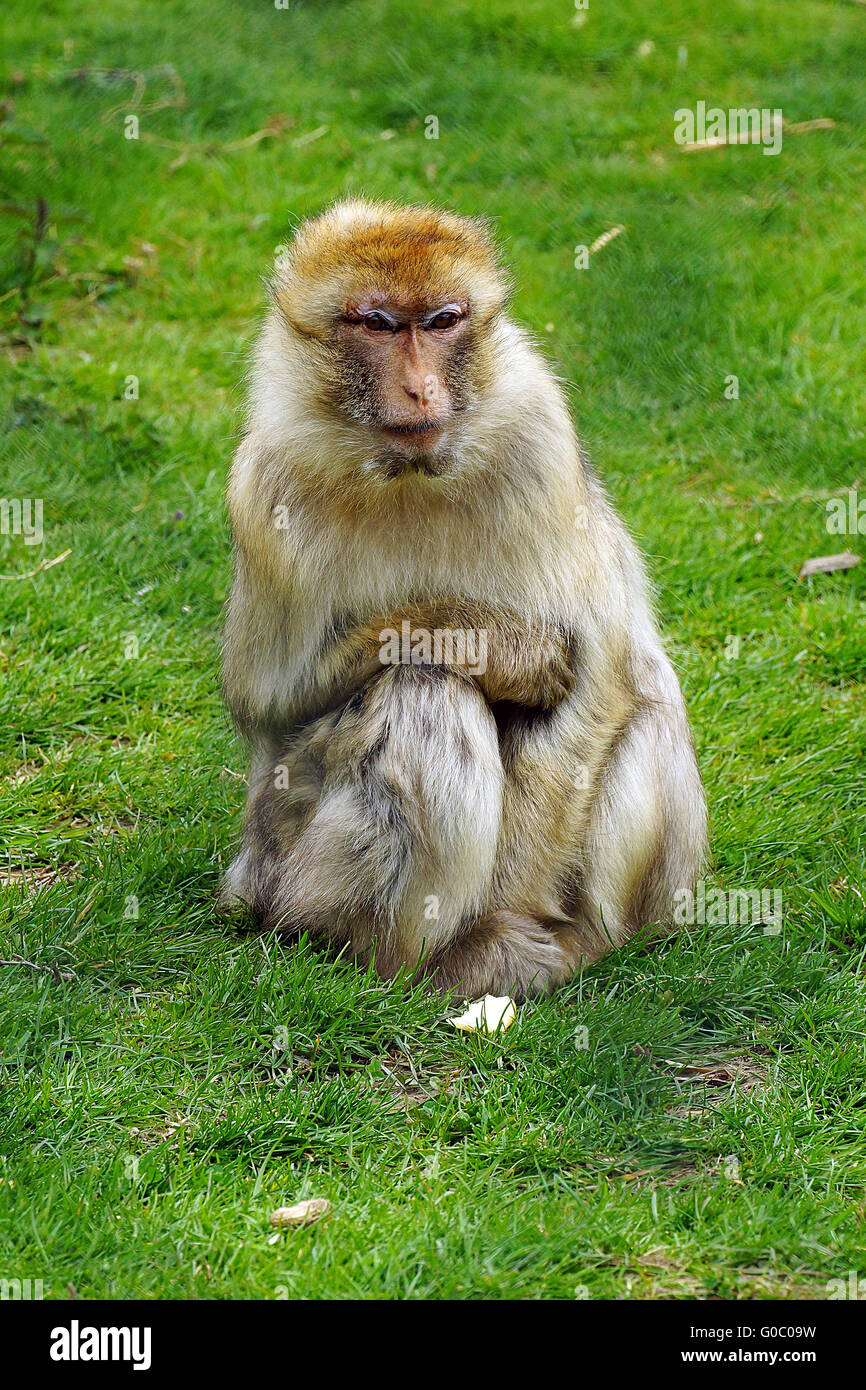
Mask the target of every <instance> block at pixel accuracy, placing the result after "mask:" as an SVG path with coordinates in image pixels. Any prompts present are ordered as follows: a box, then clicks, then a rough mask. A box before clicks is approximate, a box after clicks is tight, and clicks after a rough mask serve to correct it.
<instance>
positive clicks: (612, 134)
mask: <svg viewBox="0 0 866 1390" xmlns="http://www.w3.org/2000/svg"><path fill="white" fill-rule="evenodd" d="M573 14H574V11H573V9H572V8H571V6H570V4H569V3H568V2H567V0H484V3H481V0H479V2H478V3H477V4H465V3H462V4H458V3H456V0H439V3H437V4H435V5H433V4H430V5H423V4H422V5H419V4H417V3H414V0H413V3H409V0H358V2H357V3H354V4H351V5H347V4H339V3H318V4H313V3H309V4H303V3H294V4H292V6H291V8H290V9H289V10H288V11H277V10H275V9H274V7H273V6H272V5H269V4H267V3H265V0H261V3H252V0H248V3H240V0H235V3H226V4H223V5H218V6H214V5H213V4H208V3H205V0H187V2H186V3H176V4H172V5H161V6H160V5H156V6H154V5H151V6H146V5H144V4H141V3H124V0H104V2H103V3H102V4H101V5H100V6H98V7H96V6H91V7H82V6H80V5H74V4H72V3H70V0H62V2H61V0H46V2H45V3H43V4H41V5H39V6H36V7H34V6H32V5H24V4H23V3H22V2H21V0H19V3H18V4H13V5H12V6H11V10H10V9H8V8H7V17H6V26H7V41H6V44H5V55H4V77H3V82H2V86H3V98H4V100H5V101H6V103H7V105H6V107H5V115H4V117H3V122H2V125H0V140H2V151H0V158H2V164H3V170H4V173H3V185H4V186H3V193H2V207H0V237H2V252H3V268H2V280H0V314H2V319H3V322H2V331H3V339H2V343H3V347H2V352H3V355H4V358H5V361H4V372H3V380H2V387H0V414H2V419H3V437H2V445H0V451H2V453H0V457H2V463H0V495H2V496H3V497H7V498H8V497H41V498H43V499H44V507H45V520H44V528H45V531H44V541H43V543H42V544H41V545H34V546H26V545H25V544H24V542H23V539H22V537H20V536H2V537H0V575H2V578H0V606H2V619H0V622H2V646H0V663H2V682H0V845H2V859H0V868H2V874H3V883H4V884H5V886H4V887H2V888H0V928H2V930H0V957H2V958H3V960H4V961H13V963H12V964H4V965H2V966H0V1015H2V1018H0V1075H2V1086H0V1153H2V1154H3V1155H4V1157H3V1159H2V1166H0V1242H2V1255H0V1277H5V1278H22V1279H23V1278H26V1277H31V1278H42V1279H43V1280H44V1285H45V1293H46V1296H47V1297H52V1298H53V1297H57V1298H63V1297H66V1296H67V1292H68V1289H70V1288H71V1289H73V1290H77V1291H78V1293H79V1294H81V1295H82V1296H84V1297H114V1298H122V1297H129V1296H136V1295H143V1296H160V1297H181V1298H188V1297H245V1298H250V1297H254V1298H274V1297H279V1296H281V1295H282V1296H285V1295H286V1294H287V1295H288V1296H289V1297H296V1296H304V1297H333V1298H345V1297H352V1296H362V1297H404V1298H405V1297H408V1298H420V1297H433V1298H452V1297H453V1298H493V1299H495V1298H505V1297H520V1298H553V1297H555V1298H560V1297H562V1298H573V1297H574V1296H575V1291H577V1292H578V1295H580V1294H581V1293H583V1294H585V1293H588V1295H589V1296H590V1297H593V1298H595V1297H604V1298H629V1297H631V1298H646V1297H656V1298H658V1297H694V1296H708V1295H715V1296H719V1295H720V1296H722V1297H734V1298H743V1297H771V1296H782V1297H790V1298H794V1297H800V1296H809V1295H812V1296H818V1297H824V1296H826V1285H827V1282H828V1281H829V1280H831V1279H837V1278H846V1277H847V1273H848V1271H849V1270H851V1269H854V1270H858V1271H859V1273H860V1274H861V1275H862V1274H863V1273H864V1268H863V1265H864V1257H863V1246H862V1229H863V1215H864V1209H863V1185H864V1181H866V1143H864V1116H866V1068H864V1038H866V1008H864V983H863V969H862V960H863V948H864V946H866V920H864V917H866V914H864V894H866V888H864V881H863V867H862V866H863V859H864V849H866V846H864V819H866V818H864V810H863V806H864V756H863V753H864V746H866V703H864V669H866V661H864V638H863V631H864V627H863V617H864V595H866V565H862V566H861V567H860V568H859V569H854V570H851V571H848V572H845V573H840V574H835V575H829V576H818V577H816V578H814V579H810V580H806V581H802V582H798V580H797V573H798V569H799V566H800V563H801V562H802V561H803V560H804V559H805V558H806V557H808V556H810V555H816V554H826V553H828V552H830V551H833V550H838V549H844V548H845V547H846V546H848V547H850V548H851V549H853V550H858V549H860V550H862V549H863V543H862V540H861V539H860V538H859V537H857V536H853V537H844V538H843V537H838V536H829V535H828V534H827V531H826V529H825V502H826V500H827V499H828V498H830V497H833V496H837V495H841V494H842V493H844V491H845V490H846V489H847V488H848V487H849V486H855V485H856V486H859V489H860V496H861V497H866V463H864V409H863V379H864V373H866V288H864V276H863V266H864V262H866V218H864V193H863V188H864V184H863V172H864V167H866V141H864V136H863V129H864V117H866V89H864V86H863V82H862V73H863V71H864V69H866V11H864V9H863V8H862V6H860V5H857V4H844V3H829V0H815V2H814V3H805V0H790V3H784V4H783V3H781V0H779V3H771V2H770V0H752V2H751V3H748V2H747V0H734V3H731V4H730V5H726V6H719V5H718V4H716V3H710V0H689V2H688V3H686V2H685V0H672V3H670V4H668V5H666V6H664V7H660V6H658V5H657V4H650V3H649V2H648V0H631V2H630V3H627V2H626V0H615V2H614V0H606V3H601V2H600V0H591V4H590V7H589V11H588V13H587V17H586V22H585V24H583V26H582V27H578V26H576V25H575V24H573V23H572V16H573ZM645 40H652V41H653V43H654V47H653V49H652V50H651V51H650V52H648V53H645V54H644V56H640V55H639V54H638V48H639V46H640V45H641V44H642V43H643V42H644V41H645ZM681 48H685V49H687V56H686V59H685V62H683V59H682V57H679V58H678V51H679V50H680V49H681ZM166 65H170V69H169V68H168V67H167V66H166ZM133 70H134V71H135V72H138V73H140V74H142V81H143V86H142V87H141V89H140V90H139V92H138V95H137V96H136V89H135V87H134V84H133V81H132V79H131V78H130V72H131V71H133ZM700 99H703V100H706V101H707V102H708V103H709V104H716V105H719V106H722V107H725V108H727V107H728V106H741V105H747V106H748V105H752V104H754V105H758V106H767V107H777V106H781V107H782V109H783V112H784V116H785V119H786V120H787V121H789V122H793V123H796V122H802V121H809V120H813V119H816V118H821V117H827V118H831V119H832V120H834V121H835V122H836V128H835V129H833V130H818V131H812V132H807V133H803V134H798V135H795V134H790V135H788V134H786V136H785V141H784V146H783V150H782V152H781V154H780V155H779V156H778V157H776V158H766V157H764V156H763V155H762V153H761V151H760V150H759V149H757V148H731V149H727V150H717V151H713V152H704V153H685V152H684V151H683V150H682V149H680V148H679V147H678V146H677V145H676V144H675V143H674V141H673V129H674V116H673V113H674V111H675V109H676V108H678V107H681V106H694V104H695V103H696V102H697V101H698V100H700ZM172 102H174V103H178V102H179V103H180V104H172ZM136 103H137V104H136ZM136 111H137V113H138V115H139V120H140V135H141V138H140V139H139V140H138V141H134V140H126V139H124V136H123V122H124V117H125V116H126V115H127V114H129V113H130V112H133V113H134V112H136ZM277 114H281V115H283V116H284V117H285V121H284V123H283V127H282V128H281V127H277V131H278V133H277V134H275V135H273V136H269V137H267V138H263V139H261V140H259V141H257V142H255V143H253V144H247V145H242V146H240V147H239V148H235V149H232V148H230V147H231V145H232V144H233V142H237V141H241V140H243V139H244V138H245V137H247V136H249V135H252V134H253V133H254V132H256V131H260V130H262V129H265V128H266V127H268V123H269V120H270V119H271V118H272V117H274V116H275V115H277ZM429 114H435V115H437V116H438V119H439V123H440V138H439V139H438V141H434V140H427V139H425V138H424V128H425V117H426V116H428V115H429ZM383 132H392V135H391V136H390V138H383ZM311 135H316V138H315V139H309V140H308V139H306V137H308V136H311ZM358 190H363V191H366V192H368V193H370V194H373V195H385V196H390V197H394V198H398V199H407V200H427V199H431V200H433V201H435V202H436V203H440V204H443V205H447V206H451V207H455V208H457V209H459V210H462V211H464V212H469V213H486V214H489V215H492V216H493V217H494V218H495V220H496V224H497V227H498V229H499V233H500V235H501V237H502V239H503V241H504V243H505V247H506V252H507V255H508V258H509V259H510V261H511V263H512V264H513V266H514V270H515V275H516V279H517V284H518V290H517V294H516V298H515V312H516V314H517V316H518V317H519V318H520V320H521V321H523V322H525V323H527V324H528V325H530V326H531V327H532V328H533V329H534V330H536V331H537V332H538V333H539V335H540V336H541V337H542V338H543V339H544V340H545V342H546V344H547V347H548V350H549V353H550V356H551V358H552V360H553V361H554V362H555V364H556V367H557V370H558V371H559V372H560V373H561V374H562V375H563V377H565V378H566V379H567V380H568V381H569V382H570V383H571V386H570V390H571V394H572V397H573V402H574V408H575V412H576V416H577V418H578V421H579V424H580V427H581V430H582V432H583V435H584V437H585V440H586V442H587V445H588V448H589V450H590V453H591V455H592V457H593V458H594V460H595V462H596V464H597V465H598V467H599V468H600V470H601V471H602V473H603V474H604V476H605V478H606V479H607V481H608V484H609V487H610V490H611V492H612V495H613V496H614V498H615V500H616V502H617V503H618V505H619V506H620V508H621V510H622V512H623V514H624V515H625V517H626V519H627V520H628V522H629V524H630V525H631V526H632V528H633V529H634V531H635V533H636V534H637V536H638V538H639V539H640V541H641V543H642V545H643V546H644V548H645V550H646V552H647V554H648V556H649V559H650V565H651V568H652V572H653V575H654V578H655V581H656V583H657V586H658V594H659V609H660V613H661V615H662V618H663V621H664V624H665V630H666V633H667V637H668V640H669V644H670V647H671V651H672V653H673V654H674V657H675V659H676V662H677V665H678V668H679V670H680V672H681V674H682V679H683V684H684V688H685V691H686V696H687V699H688V702H689V707H690V710H691V714H692V720H693V724H694V729H695V736H696V741H697V745H698V751H699V756H700V761H701V766H702V768H703V771H704V775H705V778H706V783H707V790H708V796H709V801H710V807H711V815H712V822H713V850H714V874H715V879H714V881H715V882H718V883H719V884H721V885H723V886H724V887H725V888H727V889H730V888H739V887H746V888H752V889H759V888H768V889H776V890H779V891H780V892H781V893H782V895H783V901H784V928H783V930H782V932H781V933H780V934H778V935H775V936H774V935H768V934H765V933H764V932H763V930H762V928H761V927H760V926H758V927H752V926H748V925H747V926H736V925H734V926H718V927H709V926H708V927H700V928H698V929H697V930H696V931H695V932H694V933H693V934H690V935H688V936H684V937H682V938H680V939H678V940H675V941H672V942H670V943H668V944H666V945H665V946H664V947H662V948H661V949H658V950H655V951H647V950H644V949H642V948H641V947H640V946H639V945H635V946H632V947H631V948H629V949H628V950H626V951H624V952H621V953H620V954H619V955H618V956H616V957H615V958H613V959H609V960H607V961H605V962H604V963H602V964H601V965H600V966H598V967H597V968H596V969H594V970H592V971H591V972H589V973H588V974H587V975H586V976H585V977H584V978H583V979H582V980H579V981H578V980H576V981H574V982H573V983H572V984H571V985H570V986H569V987H568V988H566V989H564V990H563V991H562V992H561V993H560V994H559V995H558V996H557V997H556V998H555V999H553V1000H551V1001H548V1002H543V1003H534V1004H528V1005H526V1006H524V1007H522V1008H521V1009H520V1012H519V1018H518V1022H517V1023H516V1024H515V1026H514V1027H513V1028H512V1029H511V1030H510V1031H509V1032H508V1033H507V1034H504V1035H502V1036H501V1037H499V1038H496V1039H480V1038H477V1037H466V1036H463V1035H460V1034H458V1033H456V1032H455V1030H454V1029H453V1028H452V1027H451V1026H450V1025H449V1023H448V1022H447V1015H448V1009H447V1008H446V1006H445V1005H444V1004H443V1003H442V1001H439V1000H433V999H430V998H428V997H426V996H425V995H423V994H422V993H420V992H419V991H417V990H413V989H412V988H411V986H409V985H407V984H402V985H400V984H398V985H395V986H393V987H385V986H383V985H381V984H380V983H379V982H378V981H376V980H375V979H373V978H371V977H369V976H367V975H364V974H363V973H359V972H358V971H356V970H355V969H354V968H353V967H352V966H351V965H350V964H348V963H346V962H345V961H342V962H336V963H334V962H332V961H330V960H329V959H328V958H327V957H326V956H325V955H324V954H322V953H321V952H320V951H318V950H314V949H312V948H310V947H309V946H304V947H302V948H301V949H298V950H286V949H283V948H281V947H280V946H278V945H277V944H276V943H274V942H273V941H271V940H267V939H262V938H261V937H258V936H256V935H255V934H238V933H237V932H236V931H234V930H232V929H231V928H229V927H227V926H226V925H225V924H223V923H221V922H220V921H219V920H218V919H217V917H216V915H215V912H214V908H213V901H212V892H213V889H214V886H215V884H216V882H217V878H218V874H219V870H220V865H221V863H225V862H226V857H227V856H228V855H229V854H230V853H231V850H232V846H233V844H234V843H235V841H236V837H237V834H238V823H239V813H240V808H241V803H242V795H243V785H242V782H241V780H240V777H241V775H242V773H243V769H244V755H243V750H242V749H241V748H240V747H239V745H238V744H237V742H236V741H235V739H234V736H233V735H232V733H231V730H230V728H229V724H228V721H227V718H226V716H225V714H224V712H223V710H222V708H221V704H220V699H219V693H218V645H217V642H218V633H219V626H220V609H221V604H222V601H223V599H224V596H225V594H226V591H227V586H228V581H229V549H228V536H227V529H226V524H225V519H224V515H223V509H222V489H223V479H224V476H225V470H226V466H227V462H228V459H229V457H230V454H231V450H232V447H233V441H234V440H235V439H236V438H237V434H238V430H239V425H240V419H239V415H238V409H237V407H238V404H239V401H240V383H241V379H242V374H243V364H244V355H245V351H246V349H247V346H248V344H249V343H250V341H251V336H252V334H253V332H254V329H255V323H256V320H257V317H258V315H259V313H260V311H261V305H262V292H261V286H260V281H259V277H260V276H262V275H263V274H264V273H265V272H266V271H267V268H268V265H269V262H270V259H271V256H272V253H273V249H274V247H275V246H276V245H277V244H278V243H279V242H280V241H281V240H282V239H283V238H284V237H285V236H286V234H287V232H288V229H289V227H290V225H291V222H292V220H293V219H294V218H297V217H298V216H300V215H303V214H305V213H308V212H312V211H315V210H317V209H319V208H320V207H321V206H322V205H323V204H324V203H326V202H327V201H328V200H329V199H331V198H332V197H334V196H337V195H339V194H342V193H344V192H346V191H358ZM40 199H41V200H44V203H43V204H42V205H40V202H39V200H40ZM612 225H619V226H622V227H623V228H624V229H625V230H624V233H623V234H622V235H620V236H619V237H618V238H617V239H616V240H614V241H612V242H610V244H608V245H607V246H606V247H605V248H604V249H603V250H601V251H599V252H598V253H597V254H596V255H595V256H593V258H592V262H591V267H590V269H589V270H587V271H578V270H575V268H574V265H573V261H574V247H575V245H578V244H582V243H585V244H589V243H591V242H592V241H593V240H594V239H595V238H596V237H597V236H599V234H600V233H601V232H603V231H604V230H605V228H607V227H609V226H612ZM548 325H550V326H549V327H548ZM729 374H735V375H737V376H738V378H739V383H740V396H739V400H728V399H726V398H725V395H724V386H725V377H726V376H728V375H729ZM130 376H136V377H137V378H138V380H139V397H138V399H137V400H136V399H131V400H130V399H125V398H124V384H125V382H126V379H127V378H128V377H130ZM67 551H68V554H66V552H67ZM63 555H65V558H63V559H59V560H58V563H56V564H53V565H51V566H50V567H49V566H48V564H47V562H50V561H53V560H54V559H55V558H56V557H60V556H63ZM39 566H41V568H38V567H39ZM34 571H36V572H35V573H34ZM130 637H132V638H135V639H136V640H137V644H138V655H137V656H135V655H126V653H127V652H128V651H129V650H130V648H131V646H132V644H131V643H130V642H129V638H130ZM730 638H736V639H738V644H737V643H736V642H734V643H731V642H730V641H729V639H730ZM734 652H736V654H732V653H734ZM22 875H23V878H22ZM134 900H137V904H138V917H137V918H135V917H134V916H132V915H130V914H132V913H133V912H134V910H135V901H134ZM18 958H21V959H23V960H24V961H28V962H31V964H30V965H26V964H23V963H21V959H18ZM584 1029H585V1030H586V1031H585V1032H583V1031H581V1030H584ZM702 1069H709V1070H702ZM308 1195H309V1196H325V1197H328V1198H329V1199H330V1200H331V1202H332V1212H331V1216H330V1219H329V1220H328V1221H327V1222H326V1223H320V1224H319V1225H317V1226H315V1227H311V1228H309V1229H306V1230H303V1231H299V1232H294V1233H291V1234H287V1235H280V1236H279V1237H277V1239H276V1240H275V1241H274V1242H273V1243H271V1237H272V1231H271V1227H270V1226H269V1224H268V1216H269V1213H270V1211H271V1210H272V1209H273V1208H274V1207H276V1206H278V1205H281V1204H285V1203H291V1202H293V1201H295V1200H297V1199H298V1198H300V1197H303V1196H308Z"/></svg>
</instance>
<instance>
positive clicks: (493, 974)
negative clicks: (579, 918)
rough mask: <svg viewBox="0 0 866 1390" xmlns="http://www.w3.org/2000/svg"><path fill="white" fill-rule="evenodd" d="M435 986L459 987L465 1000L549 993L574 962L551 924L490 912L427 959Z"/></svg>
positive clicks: (565, 975) (571, 967)
mask: <svg viewBox="0 0 866 1390" xmlns="http://www.w3.org/2000/svg"><path fill="white" fill-rule="evenodd" d="M427 969H428V971H429V972H430V974H431V976H432V978H433V985H434V986H435V988H436V989H439V990H446V989H460V990H461V991H462V992H463V993H464V994H466V995H467V996H468V997H469V998H471V999H476V998H478V997H479V996H480V995H482V994H496V995H503V994H511V995H513V996H514V997H515V998H517V999H523V998H526V997H527V996H528V995H532V994H536V995H537V994H549V993H550V991H551V990H552V989H555V988H556V986H557V985H560V984H562V983H563V981H564V980H567V979H568V978H569V977H570V976H571V974H572V973H573V970H574V966H573V965H572V963H571V961H570V960H569V959H568V957H567V955H566V953H565V952H564V951H563V949H562V947H561V946H560V944H559V942H558V941H557V939H556V936H555V935H554V931H553V930H552V928H551V927H546V926H545V925H544V923H543V922H541V921H540V920H539V919H538V918H537V917H529V916H522V915H521V914H520V913H517V912H494V913H491V915H490V916H489V917H485V918H483V919H482V920H481V921H480V922H478V923H476V925H475V926H474V927H473V928H472V929H471V931H470V932H469V933H468V935H466V936H465V937H463V938H462V939H461V940H459V941H455V942H454V943H453V944H452V945H451V946H449V947H448V948H447V949H446V950H445V951H444V952H443V953H442V954H441V955H439V956H436V957H434V958H433V959H432V960H430V961H429V962H428V965H427Z"/></svg>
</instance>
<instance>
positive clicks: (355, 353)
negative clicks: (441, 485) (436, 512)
mask: <svg viewBox="0 0 866 1390" xmlns="http://www.w3.org/2000/svg"><path fill="white" fill-rule="evenodd" d="M472 346H473V331H472V322H471V314H470V307H469V303H468V301H467V300H466V299H465V298H464V297H462V296H461V295H460V294H459V293H458V294H455V295H453V296H451V297H449V296H447V295H442V294H440V295H438V296H436V297H435V299H432V300H421V301H419V300H417V299H415V300H410V299H408V298H397V297H389V296H385V295H382V294H364V295H360V296H359V297H357V298H351V299H350V300H349V301H348V302H347V303H346V305H345V310H344V312H343V313H342V314H341V315H340V317H339V319H338V320H337V322H336V323H335V325H334V335H333V347H334V363H335V368H336V370H335V379H334V382H333V390H332V401H333V403H334V404H335V405H336V406H337V408H338V409H339V410H340V411H341V412H342V413H343V414H344V415H345V416H347V417H348V418H349V419H350V420H352V421H354V422H356V423H358V424H360V425H363V426H366V427H368V429H369V430H370V431H371V432H372V434H373V436H374V438H373V441H372V442H373V445H374V458H375V459H377V461H378V462H379V463H380V464H381V467H382V469H383V471H384V472H385V473H386V474H389V475H397V474H400V473H403V472H406V471H409V470H415V471H418V472H423V473H427V474H438V473H442V472H444V471H445V470H446V468H447V467H448V459H449V451H450V445H451V443H452V442H453V441H452V436H453V427H454V424H455V420H456V418H457V417H458V416H459V414H460V412H461V411H463V410H465V409H466V407H467V405H468V403H469V401H470V399H471V395H472V391H471V384H472V383H471V371H470V368H471V361H472Z"/></svg>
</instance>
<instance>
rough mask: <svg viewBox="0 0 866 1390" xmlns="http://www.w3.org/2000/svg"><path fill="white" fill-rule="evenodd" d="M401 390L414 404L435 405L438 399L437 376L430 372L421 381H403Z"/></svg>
mask: <svg viewBox="0 0 866 1390" xmlns="http://www.w3.org/2000/svg"><path fill="white" fill-rule="evenodd" d="M403 390H404V391H405V392H406V395H407V396H408V397H409V399H410V401H414V402H415V404H416V405H435V404H436V402H437V401H438V399H439V378H438V377H436V376H433V375H432V373H431V374H430V375H429V376H425V377H424V378H423V380H421V381H417V380H415V381H411V382H409V383H408V384H407V383H406V382H404V383H403Z"/></svg>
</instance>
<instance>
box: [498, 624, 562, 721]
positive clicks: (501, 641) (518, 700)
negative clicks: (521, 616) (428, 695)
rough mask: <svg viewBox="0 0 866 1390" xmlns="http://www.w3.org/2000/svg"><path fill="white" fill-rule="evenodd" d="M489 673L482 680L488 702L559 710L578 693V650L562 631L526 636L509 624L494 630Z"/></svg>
mask: <svg viewBox="0 0 866 1390" xmlns="http://www.w3.org/2000/svg"><path fill="white" fill-rule="evenodd" d="M488 650H489V657H488V663H489V664H488V669H487V671H486V673H485V674H484V675H483V676H481V677H479V678H478V683H479V685H480V686H481V689H482V690H483V692H484V694H485V695H486V697H487V699H488V700H489V701H490V702H491V703H493V702H495V701H497V700H510V701H512V702H513V703H514V704H518V705H526V706H528V707H529V708H531V709H532V708H534V709H545V710H547V709H555V708H556V706H557V705H559V704H561V703H562V701H563V700H565V699H567V697H568V696H569V695H570V694H571V692H572V690H573V689H574V683H575V675H574V669H573V668H574V655H575V654H574V650H573V646H572V643H570V642H569V640H568V638H567V636H566V634H565V633H564V632H562V631H560V630H558V629H554V630H550V629H544V630H541V629H538V628H530V629H529V630H523V631H522V632H521V631H519V630H517V629H516V628H515V626H514V625H513V623H511V622H508V623H507V624H506V625H505V626H504V627H503V628H502V629H500V630H494V631H493V633H492V634H491V641H490V646H489V648H488Z"/></svg>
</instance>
